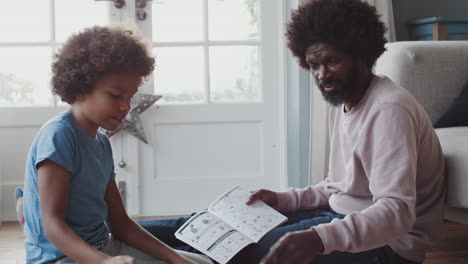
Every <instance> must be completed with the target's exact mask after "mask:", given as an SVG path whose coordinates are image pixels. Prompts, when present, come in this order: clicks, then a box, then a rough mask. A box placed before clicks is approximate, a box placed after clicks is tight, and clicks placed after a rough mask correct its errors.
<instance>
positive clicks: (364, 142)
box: [314, 105, 419, 254]
mask: <svg viewBox="0 0 468 264" xmlns="http://www.w3.org/2000/svg"><path fill="white" fill-rule="evenodd" d="M415 122H416V118H415V117H414V116H412V115H411V113H409V112H408V111H407V110H406V109H404V108H403V107H401V106H398V105H386V106H383V107H381V108H380V110H379V111H378V112H377V113H375V114H374V115H372V116H370V118H369V119H368V120H367V122H366V123H365V124H364V126H363V127H362V134H361V135H360V137H359V139H358V142H357V147H356V153H357V155H359V157H360V161H361V163H362V166H363V169H364V172H365V173H366V176H367V178H368V179H369V190H370V192H371V194H372V199H373V204H372V205H371V206H369V207H367V208H365V209H364V210H362V211H359V212H353V213H350V214H348V215H347V216H346V217H345V218H344V219H334V220H333V221H332V222H331V223H328V224H322V225H319V226H316V227H314V229H315V230H316V231H317V233H318V234H319V236H320V238H321V239H322V241H323V244H324V246H325V250H324V254H329V253H331V252H333V251H349V252H361V251H365V250H369V249H373V248H377V247H381V246H384V245H387V244H388V243H390V242H391V241H393V240H396V239H398V238H399V237H401V236H402V235H404V234H406V233H408V232H409V230H410V229H411V227H412V226H413V224H414V222H415V218H416V216H415V215H416V214H415V203H416V167H417V155H418V153H417V152H418V144H419V143H418V142H417V139H416V138H417V136H416V134H417V131H416V130H417V129H418V126H417V125H416V123H415Z"/></svg>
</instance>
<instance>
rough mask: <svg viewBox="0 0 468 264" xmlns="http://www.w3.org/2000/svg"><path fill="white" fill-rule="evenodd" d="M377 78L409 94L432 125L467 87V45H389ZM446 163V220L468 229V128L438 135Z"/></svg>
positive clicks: (380, 63) (411, 43) (427, 42)
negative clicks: (387, 81)
mask: <svg viewBox="0 0 468 264" xmlns="http://www.w3.org/2000/svg"><path fill="white" fill-rule="evenodd" d="M386 47H387V51H386V52H385V53H384V54H383V55H382V56H381V57H380V58H379V59H378V61H377V64H376V67H375V72H376V73H377V74H382V75H386V76H388V77H389V78H391V79H392V80H394V81H395V82H396V83H398V84H399V85H401V86H402V87H404V88H406V89H408V91H409V92H410V93H411V94H413V96H414V97H415V98H416V99H417V100H418V101H419V102H420V103H421V105H422V106H423V107H424V109H425V110H426V111H427V113H428V115H429V117H430V118H431V120H432V123H433V124H434V123H435V122H436V121H437V120H438V119H439V118H440V117H441V116H442V115H443V114H444V113H445V112H446V111H447V110H448V109H449V107H450V105H451V104H452V102H453V101H454V99H455V98H456V96H457V95H458V94H459V93H460V91H461V89H462V88H463V86H464V85H465V84H466V83H467V82H468V41H408V42H393V43H388V44H387V46H386ZM436 133H437V135H438V137H439V140H440V143H441V146H442V150H443V152H444V156H445V161H446V168H445V169H446V176H447V198H446V208H445V218H446V219H448V220H451V221H454V222H458V223H462V224H466V225H468V127H453V128H440V129H436Z"/></svg>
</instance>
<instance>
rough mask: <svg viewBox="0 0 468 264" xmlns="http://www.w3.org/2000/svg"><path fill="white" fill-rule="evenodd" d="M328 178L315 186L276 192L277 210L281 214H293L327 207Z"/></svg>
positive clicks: (328, 195)
mask: <svg viewBox="0 0 468 264" xmlns="http://www.w3.org/2000/svg"><path fill="white" fill-rule="evenodd" d="M327 182H328V178H327V179H325V180H323V181H322V182H320V183H318V184H317V185H315V186H309V187H306V188H304V189H294V188H290V189H289V190H288V191H286V192H277V193H276V195H277V197H278V210H279V211H281V212H294V211H297V210H306V209H314V208H320V207H328V206H329V205H328V198H329V197H330V194H329V193H328V192H327V191H326V184H327Z"/></svg>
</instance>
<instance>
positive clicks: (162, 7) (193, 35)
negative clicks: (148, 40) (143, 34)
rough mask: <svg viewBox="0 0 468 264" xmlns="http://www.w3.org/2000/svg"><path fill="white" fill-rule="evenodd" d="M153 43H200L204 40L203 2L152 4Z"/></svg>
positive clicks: (184, 0) (181, 0) (167, 0)
mask: <svg viewBox="0 0 468 264" xmlns="http://www.w3.org/2000/svg"><path fill="white" fill-rule="evenodd" d="M151 6H152V12H153V22H152V23H153V24H152V28H153V41H155V42H160V41H200V40H202V38H203V17H202V14H203V12H202V10H203V9H202V7H203V6H202V1H201V0H190V1H187V0H165V1H162V2H153V3H152V4H151Z"/></svg>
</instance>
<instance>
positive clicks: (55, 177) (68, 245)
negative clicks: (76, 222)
mask: <svg viewBox="0 0 468 264" xmlns="http://www.w3.org/2000/svg"><path fill="white" fill-rule="evenodd" d="M38 175H39V176H38V181H39V196H40V202H41V215H42V224H43V226H44V232H45V235H46V236H47V239H49V240H50V242H52V243H53V244H54V245H55V246H56V247H57V248H58V249H60V251H62V252H63V253H64V254H65V255H66V256H67V257H69V258H71V259H73V260H74V261H76V262H79V263H103V262H104V261H105V260H106V259H109V258H110V257H109V256H107V255H105V254H103V253H102V252H100V251H98V250H96V249H94V248H93V247H91V246H89V245H88V244H87V243H86V242H85V241H83V239H81V238H80V237H79V236H78V235H77V234H76V233H75V232H74V231H73V230H72V229H71V228H70V227H69V226H68V225H67V224H66V223H65V213H66V208H67V197H68V189H69V180H70V173H69V171H68V170H66V169H65V168H64V167H62V166H60V165H59V164H57V163H55V162H53V161H51V160H49V159H47V160H45V161H43V162H41V163H40V164H39V165H38ZM129 263H130V262H129Z"/></svg>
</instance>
